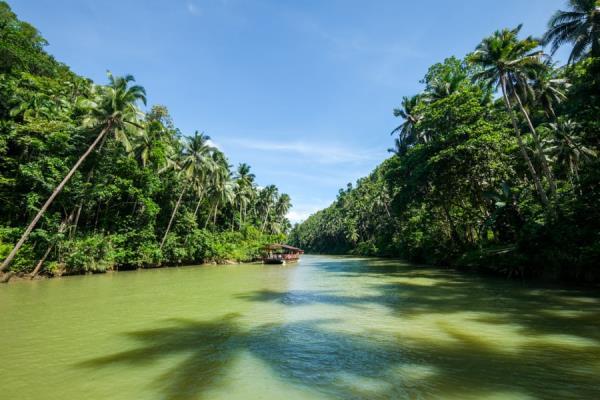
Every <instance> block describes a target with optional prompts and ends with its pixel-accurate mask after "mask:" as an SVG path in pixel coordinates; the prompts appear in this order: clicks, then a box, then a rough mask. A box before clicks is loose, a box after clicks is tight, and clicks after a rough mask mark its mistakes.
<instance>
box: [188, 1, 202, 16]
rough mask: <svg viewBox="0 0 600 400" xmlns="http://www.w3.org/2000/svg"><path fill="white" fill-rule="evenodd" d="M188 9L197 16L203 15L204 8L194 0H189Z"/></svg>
mask: <svg viewBox="0 0 600 400" xmlns="http://www.w3.org/2000/svg"><path fill="white" fill-rule="evenodd" d="M187 10H188V12H189V13H190V14H192V15H195V16H197V17H198V16H200V15H202V9H201V8H200V7H199V6H198V5H197V4H196V3H194V2H192V1H188V2H187Z"/></svg>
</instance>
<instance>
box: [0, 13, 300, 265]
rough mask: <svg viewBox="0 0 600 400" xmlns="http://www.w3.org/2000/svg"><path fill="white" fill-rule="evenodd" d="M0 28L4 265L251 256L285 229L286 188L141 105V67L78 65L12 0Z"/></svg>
mask: <svg viewBox="0 0 600 400" xmlns="http://www.w3.org/2000/svg"><path fill="white" fill-rule="evenodd" d="M0 38H1V40H0V260H2V264H1V266H0V273H1V272H2V271H6V270H8V269H9V268H10V267H11V265H12V267H13V269H14V270H17V271H26V272H31V273H32V275H36V274H37V273H39V272H40V271H41V269H42V268H43V267H44V266H45V265H47V266H48V267H47V268H46V269H47V270H48V271H49V272H56V273H63V272H67V273H68V272H82V271H103V270H106V269H110V268H112V267H114V266H152V265H158V264H161V263H179V262H201V261H204V260H222V259H227V258H232V259H250V258H252V257H253V256H255V255H256V254H257V251H258V249H259V247H260V246H261V245H262V244H263V243H266V242H268V241H272V240H281V239H282V237H283V234H285V232H286V231H287V230H288V229H289V227H290V223H289V221H288V220H287V218H286V214H287V212H288V210H289V209H290V207H291V199H290V197H289V196H288V195H287V194H285V193H281V194H280V193H279V190H278V188H277V187H276V186H274V185H268V186H266V187H258V186H257V184H256V182H255V176H254V174H253V173H252V172H251V169H250V166H249V165H247V164H244V163H242V164H239V165H238V166H237V168H236V169H235V170H234V169H233V167H232V166H231V165H229V163H228V160H227V158H226V156H225V155H224V154H223V152H221V151H220V150H219V149H218V148H216V147H215V146H213V145H212V142H211V141H210V137H209V136H207V135H205V134H204V133H200V132H195V133H194V134H193V135H191V136H184V135H183V134H182V133H181V132H180V131H179V129H177V128H176V126H175V124H174V122H173V120H172V119H171V117H170V115H169V112H168V110H167V108H166V107H164V106H161V105H154V106H152V107H150V109H149V110H148V111H147V112H145V113H144V112H142V111H141V109H140V105H142V104H143V105H146V92H145V89H144V88H143V87H142V86H140V85H136V84H135V79H134V78H133V76H131V75H126V76H113V75H112V74H111V73H110V72H108V83H107V84H106V85H97V84H94V83H93V82H92V81H91V80H89V79H85V78H82V77H79V76H77V75H76V74H74V73H72V72H71V71H70V70H69V68H68V67H67V66H65V65H64V64H61V63H59V62H57V61H55V60H54V58H53V57H52V56H50V55H49V54H47V53H46V52H45V51H44V47H45V45H46V44H47V42H46V41H45V40H44V39H43V38H42V37H41V36H40V34H39V33H38V31H37V30H36V29H35V28H34V27H33V26H31V25H29V24H28V23H26V22H23V21H20V20H18V18H17V17H16V15H15V14H14V13H13V12H12V11H11V10H10V7H9V6H8V4H7V3H6V2H0ZM23 227H26V228H24V229H23Z"/></svg>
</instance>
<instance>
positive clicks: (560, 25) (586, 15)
mask: <svg viewBox="0 0 600 400" xmlns="http://www.w3.org/2000/svg"><path fill="white" fill-rule="evenodd" d="M569 6H570V10H568V11H563V10H559V11H557V12H556V13H555V14H554V15H553V16H552V18H550V21H549V22H548V31H547V32H546V34H545V35H544V37H543V39H542V42H543V43H544V45H546V44H552V48H551V49H552V50H551V52H552V54H554V53H555V52H556V51H557V50H558V48H559V47H560V46H562V45H563V44H565V43H571V44H572V45H573V49H572V50H571V54H570V56H569V63H573V62H575V61H578V60H580V59H582V58H585V57H588V56H592V57H600V0H569Z"/></svg>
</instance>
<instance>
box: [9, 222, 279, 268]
mask: <svg viewBox="0 0 600 400" xmlns="http://www.w3.org/2000/svg"><path fill="white" fill-rule="evenodd" d="M5 232H6V230H5ZM1 233H2V230H1V229H0V260H1V259H2V258H3V252H2V246H1V244H2V242H1V240H2V238H3V237H2V235H1ZM17 233H18V232H17ZM133 235H135V232H134V234H133ZM14 236H16V235H12V236H9V235H5V236H4V239H6V238H8V241H9V242H12V239H14ZM127 239H129V240H127ZM284 239H285V238H284V236H283V235H269V234H264V233H261V232H260V231H259V230H257V229H256V228H254V227H251V226H248V227H245V228H244V229H243V230H241V231H234V232H231V231H228V232H212V231H208V230H203V229H193V230H191V231H187V232H185V234H180V233H177V232H174V233H172V234H170V235H169V237H168V240H167V241H166V242H165V244H164V246H162V248H161V246H160V244H159V243H158V242H157V241H156V240H155V238H147V239H145V240H139V238H137V240H136V237H135V236H129V237H127V236H125V235H120V234H95V235H82V236H79V237H76V238H74V239H69V240H63V241H61V242H59V243H58V245H56V246H52V244H50V245H48V246H51V247H49V248H50V250H51V251H50V252H49V253H48V254H46V256H45V258H43V257H42V256H41V255H40V254H44V253H45V252H44V251H43V250H41V249H40V248H39V247H38V248H36V247H35V243H33V244H29V243H28V244H26V245H25V247H24V250H25V251H22V252H20V253H19V254H18V256H17V258H16V259H15V261H14V263H13V264H12V266H11V270H10V271H8V274H11V273H12V276H17V277H18V276H21V277H26V276H27V275H28V274H30V273H32V272H35V275H37V274H41V275H45V276H48V277H53V276H65V275H81V274H95V273H104V272H108V271H118V270H135V269H140V268H141V269H146V268H147V269H154V268H159V267H169V266H177V265H199V264H236V263H247V262H252V261H254V260H257V259H258V258H259V257H260V255H261V252H262V251H263V249H264V247H265V245H267V244H270V243H279V242H282V241H284ZM10 247H11V245H5V246H4V249H5V250H6V249H10ZM5 254H6V251H5V252H4V255H5ZM36 266H40V268H37V270H36ZM4 277H5V278H6V277H9V278H10V277H11V275H4Z"/></svg>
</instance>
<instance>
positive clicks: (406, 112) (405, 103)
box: [390, 96, 421, 153]
mask: <svg viewBox="0 0 600 400" xmlns="http://www.w3.org/2000/svg"><path fill="white" fill-rule="evenodd" d="M419 101H420V97H419V96H412V97H406V96H404V97H403V98H402V102H401V105H400V108H395V109H394V116H395V117H400V118H402V119H404V122H403V123H402V124H400V125H399V126H398V127H396V129H394V130H393V131H392V132H391V133H390V134H391V135H394V134H396V133H398V141H397V143H396V148H397V149H398V152H400V153H402V152H405V151H406V150H407V149H408V147H410V146H411V145H413V144H415V143H416V142H417V140H418V132H417V128H416V125H417V124H418V123H419V121H420V120H421V116H420V115H419V114H417V112H416V108H417V105H418V104H419Z"/></svg>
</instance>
